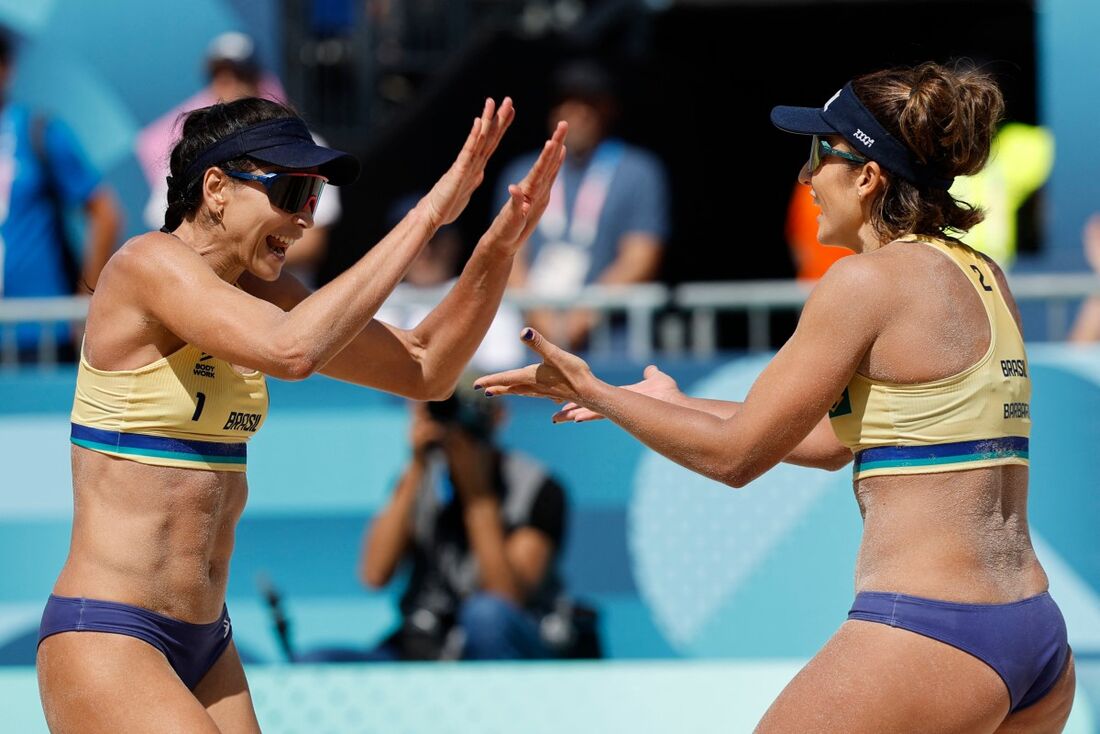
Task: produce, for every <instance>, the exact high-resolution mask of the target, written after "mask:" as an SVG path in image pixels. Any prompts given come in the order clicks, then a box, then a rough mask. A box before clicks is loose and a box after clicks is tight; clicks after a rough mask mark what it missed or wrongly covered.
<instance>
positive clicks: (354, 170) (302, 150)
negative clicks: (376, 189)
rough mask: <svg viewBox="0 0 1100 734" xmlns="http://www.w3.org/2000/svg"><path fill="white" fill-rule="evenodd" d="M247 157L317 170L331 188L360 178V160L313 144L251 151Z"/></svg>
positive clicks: (279, 146)
mask: <svg viewBox="0 0 1100 734" xmlns="http://www.w3.org/2000/svg"><path fill="white" fill-rule="evenodd" d="M248 157H249V158H255V159H256V160H258V161H263V162H264V163H271V164H274V165H276V166H283V167H284V168H292V169H304V168H316V169H317V172H318V173H319V174H321V175H322V176H324V177H325V178H327V179H328V182H329V183H330V184H332V185H333V186H346V185H348V184H351V183H355V180H356V179H358V178H359V169H360V165H359V160H358V159H357V158H356V157H355V156H353V155H351V154H350V153H345V152H344V151H342V150H333V149H332V148H325V147H323V146H320V145H315V144H313V143H306V142H300V143H290V144H286V145H276V146H273V147H271V148H265V149H263V150H256V151H251V152H249V153H248Z"/></svg>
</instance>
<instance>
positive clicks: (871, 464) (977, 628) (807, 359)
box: [477, 63, 1075, 734]
mask: <svg viewBox="0 0 1100 734" xmlns="http://www.w3.org/2000/svg"><path fill="white" fill-rule="evenodd" d="M1002 109H1003V103H1002V98H1001V93H1000V91H999V90H998V88H997V87H996V85H995V84H994V83H993V81H992V80H991V79H989V78H988V77H986V76H985V75H983V74H981V73H979V72H978V71H975V70H971V69H964V68H961V67H960V68H958V69H950V68H946V67H944V66H940V65H936V64H931V63H928V64H923V65H920V66H918V67H914V68H904V69H890V70H885V71H880V72H875V73H871V74H868V75H865V76H862V77H859V78H857V79H855V80H853V81H852V82H850V83H849V84H847V85H845V86H844V87H843V88H842V89H841V90H839V91H838V92H837V93H836V94H835V95H833V96H832V97H831V98H830V99H829V100H828V101H827V102H826V103H825V104H824V106H823V107H821V108H795V107H776V108H775V109H774V110H773V111H772V122H773V123H774V124H775V125H776V126H778V127H779V128H781V129H783V130H786V131H789V132H793V133H799V134H803V135H806V136H808V139H809V141H810V146H811V147H810V155H809V160H808V161H807V163H806V164H805V165H804V166H803V168H802V171H801V173H800V175H799V178H800V180H801V181H802V182H803V183H806V184H809V185H810V186H811V187H812V190H813V194H814V198H815V200H816V202H817V204H818V206H819V207H820V209H821V214H820V216H819V219H818V239H819V240H820V241H821V242H822V243H826V244H833V245H844V246H846V247H849V248H851V249H853V250H855V251H856V253H858V255H857V256H856V257H849V258H845V259H843V260H841V261H839V262H837V263H836V264H834V265H833V266H832V268H831V269H830V270H829V271H828V273H827V274H826V275H825V277H824V278H823V279H822V280H821V282H820V283H819V284H818V286H817V287H816V288H815V289H814V291H813V293H812V294H811V296H810V298H809V300H808V302H807V303H806V306H805V309H804V310H803V312H802V316H801V319H800V321H799V324H798V327H797V329H796V330H795V333H794V335H793V336H792V337H791V338H790V340H789V341H788V342H787V343H786V344H785V345H784V346H783V348H782V349H781V350H780V351H779V353H778V354H777V355H776V356H775V357H774V359H773V360H772V361H771V362H770V363H769V364H768V366H767V367H766V368H765V369H764V371H763V372H762V373H761V375H760V377H759V378H758V379H757V381H756V383H755V384H754V385H753V387H752V389H751V390H750V391H749V394H748V396H747V397H746V398H745V401H744V402H743V403H727V402H722V401H709V400H701V399H693V398H689V397H687V396H685V395H684V394H682V393H681V392H680V391H679V389H678V388H677V386H676V384H675V382H673V381H672V379H671V378H670V377H669V376H667V375H665V374H663V373H661V372H660V371H659V370H657V369H656V368H655V367H650V368H648V369H647V370H646V375H645V379H644V380H643V381H642V382H640V383H638V384H636V385H633V386H629V387H627V388H625V389H624V388H616V387H613V386H610V385H607V384H605V383H602V382H601V381H599V380H598V379H596V378H595V377H594V376H593V375H592V373H591V371H590V370H589V369H588V366H587V364H585V362H584V361H583V360H581V359H579V358H578V357H576V356H574V355H572V354H569V353H567V352H565V351H563V350H561V349H559V348H558V347H556V346H554V345H553V344H550V343H549V342H547V341H546V340H545V339H544V338H543V337H542V336H541V335H540V334H537V333H534V332H532V331H531V330H526V331H525V332H524V334H523V336H524V338H525V339H526V340H527V343H528V344H529V345H530V346H531V347H532V348H533V349H534V350H535V351H536V352H537V353H538V354H539V355H540V356H541V357H542V360H543V361H542V364H539V365H532V366H530V367H526V368H523V369H521V370H514V371H510V372H504V373H500V374H497V375H491V376H487V377H483V378H480V379H479V380H478V381H477V385H478V386H479V387H482V388H484V389H485V390H486V391H487V392H488V393H491V394H494V395H499V394H520V395H533V396H542V397H549V398H553V399H555V400H559V401H566V405H565V406H564V408H563V409H562V410H561V411H559V412H558V413H557V414H556V415H555V418H554V419H555V420H556V421H565V420H576V421H583V420H588V419H593V418H596V417H598V416H606V417H607V418H609V419H611V420H612V421H614V422H615V423H617V424H618V425H620V426H622V427H623V428H624V429H625V430H627V431H629V432H630V433H632V434H633V435H634V436H636V437H637V438H638V439H639V440H641V441H642V442H643V443H645V444H646V445H648V446H650V447H651V448H653V449H655V450H656V451H659V452H660V453H662V454H664V455H665V456H667V457H669V458H671V459H673V460H674V461H677V462H679V463H680V464H683V465H684V466H686V467H688V468H690V469H693V470H695V471H697V472H699V473H701V474H704V475H706V476H708V477H712V478H714V479H716V480H718V481H721V482H725V483H727V484H729V485H732V486H734V487H741V486H744V485H745V484H747V483H748V482H750V481H752V480H753V479H754V478H756V477H758V476H760V474H762V473H763V472H766V471H767V470H768V469H769V468H771V467H772V466H774V465H775V464H776V463H778V462H780V461H789V462H793V463H796V464H802V465H807V466H818V467H823V468H829V469H835V468H838V467H840V466H843V465H845V464H847V463H848V462H851V461H853V458H854V473H855V476H854V489H855V495H856V499H857V501H858V503H859V509H860V512H861V513H862V515H863V519H864V531H863V538H862V544H861V546H860V551H859V556H858V560H857V564H856V574H855V586H856V592H857V593H856V598H855V602H854V603H853V605H852V608H851V610H850V612H849V614H848V621H847V622H845V623H844V624H843V625H841V627H840V629H839V630H837V632H836V633H835V635H834V636H833V637H832V638H831V639H830V640H829V641H828V643H827V644H826V645H825V646H824V648H823V649H822V650H821V651H820V652H819V653H818V654H817V655H816V656H815V657H814V658H813V659H812V660H811V661H810V662H809V664H808V665H806V667H805V668H803V669H802V671H801V672H800V673H799V674H798V675H797V676H795V678H794V679H793V680H792V681H791V682H790V683H789V684H788V685H787V687H786V688H785V689H784V691H783V692H782V693H781V694H780V696H779V697H778V698H777V699H776V701H775V702H774V703H773V704H772V705H771V708H770V709H769V710H768V711H767V713H766V714H765V715H764V717H763V719H762V720H761V722H760V724H759V726H758V728H757V731H759V732H768V733H771V732H784V733H787V732H817V733H821V732H845V733H846V734H854V733H858V732H868V733H870V732H876V733H877V732H901V731H920V732H958V733H959V734H964V733H965V734H978V733H980V732H1000V733H1002V734H1005V733H1007V732H1057V731H1061V730H1062V728H1063V726H1064V724H1065V722H1066V720H1067V718H1068V716H1069V711H1070V707H1071V706H1072V702H1073V694H1074V688H1075V686H1074V681H1075V678H1074V668H1073V656H1072V655H1071V653H1070V650H1069V647H1068V645H1067V641H1066V640H1067V638H1066V627H1065V623H1064V621H1063V618H1062V615H1061V612H1060V611H1059V609H1058V607H1057V605H1056V604H1055V603H1054V601H1053V600H1052V599H1051V597H1050V595H1049V594H1048V593H1047V577H1046V574H1045V573H1044V571H1043V568H1042V567H1041V566H1040V564H1039V561H1038V560H1037V558H1036V556H1035V552H1034V550H1033V548H1032V545H1031V538H1030V535H1029V532H1028V520H1027V494H1028V461H1029V455H1028V437H1029V434H1030V430H1031V421H1030V395H1031V382H1030V373H1029V369H1028V363H1027V355H1026V353H1025V351H1024V342H1023V338H1022V336H1021V332H1020V327H1019V315H1018V313H1017V310H1016V306H1015V303H1014V301H1013V298H1012V295H1011V293H1010V292H1009V290H1008V287H1007V284H1006V283H1005V278H1004V274H1003V273H1002V272H1001V271H1000V269H999V268H998V267H997V266H996V265H995V264H994V263H993V262H992V261H990V260H989V259H988V258H986V257H984V256H982V255H980V254H979V253H977V252H975V251H974V250H972V249H971V248H969V247H967V246H966V245H964V244H962V243H961V242H960V241H959V240H958V239H956V238H955V237H953V236H952V235H953V234H957V233H963V232H965V231H966V230H967V229H969V228H970V227H972V226H973V225H974V224H976V223H977V222H978V221H980V219H981V213H980V212H979V211H976V210H974V209H973V208H971V207H970V206H968V205H967V204H966V203H964V202H958V201H956V200H955V199H953V198H952V197H951V195H950V194H949V193H948V189H949V187H950V185H951V180H952V179H953V178H954V177H955V176H960V175H970V174H974V173H976V172H977V171H979V170H980V169H981V168H982V166H983V165H984V164H985V161H986V159H987V158H988V156H989V149H990V141H991V139H992V137H993V134H994V131H995V129H996V124H997V122H998V119H999V117H1000V114H1001V111H1002ZM735 142H738V144H742V145H744V144H748V142H747V141H735ZM752 144H756V145H759V144H761V141H752ZM731 246H739V243H731ZM1042 489H1043V491H1048V492H1050V491H1057V487H1044V488H1042ZM775 501H776V502H777V503H781V502H783V501H784V500H783V498H782V497H776V498H775Z"/></svg>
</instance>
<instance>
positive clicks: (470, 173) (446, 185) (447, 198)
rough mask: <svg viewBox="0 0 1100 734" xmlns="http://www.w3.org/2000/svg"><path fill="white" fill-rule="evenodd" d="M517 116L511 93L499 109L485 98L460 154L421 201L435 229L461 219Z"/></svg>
mask: <svg viewBox="0 0 1100 734" xmlns="http://www.w3.org/2000/svg"><path fill="white" fill-rule="evenodd" d="M515 116H516V113H515V110H514V109H513V108H512V99H511V97H505V98H504V101H503V102H501V103H500V109H499V110H497V109H496V103H495V102H493V100H492V99H487V100H485V107H484V108H483V109H482V111H481V117H479V118H477V119H475V120H474V124H473V127H471V128H470V134H469V135H468V136H466V143H465V144H464V145H463V146H462V150H461V151H459V153H458V158H456V159H455V162H454V163H452V164H451V167H450V168H449V169H447V172H446V173H444V174H443V177H442V178H440V179H439V180H438V181H436V183H435V186H433V187H432V190H431V191H429V192H428V194H427V195H426V196H425V197H424V199H423V201H422V202H421V203H422V204H425V205H426V206H427V213H428V218H429V221H430V222H431V224H432V227H433V229H438V228H440V227H442V226H443V225H445V224H450V223H451V222H453V221H454V220H456V219H458V215H459V214H461V213H462V210H463V209H465V208H466V204H467V203H468V202H469V201H470V195H471V194H473V193H474V190H475V189H476V188H477V187H478V186H479V185H480V184H481V182H482V180H484V178H485V164H486V162H487V161H488V160H489V156H491V155H492V154H493V151H495V150H496V149H497V145H499V144H500V139H501V137H503V135H504V131H505V130H507V129H508V126H509V125H511V124H512V120H513V119H515Z"/></svg>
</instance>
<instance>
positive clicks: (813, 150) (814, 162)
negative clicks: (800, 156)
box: [810, 135, 821, 173]
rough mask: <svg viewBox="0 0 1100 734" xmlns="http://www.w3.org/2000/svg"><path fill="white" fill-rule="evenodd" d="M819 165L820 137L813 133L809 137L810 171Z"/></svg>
mask: <svg viewBox="0 0 1100 734" xmlns="http://www.w3.org/2000/svg"><path fill="white" fill-rule="evenodd" d="M820 165H821V138H819V137H817V136H816V135H813V136H811V137H810V173H813V172H814V171H816V170H817V169H818V166H820Z"/></svg>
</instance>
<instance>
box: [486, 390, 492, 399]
mask: <svg viewBox="0 0 1100 734" xmlns="http://www.w3.org/2000/svg"><path fill="white" fill-rule="evenodd" d="M485 397H487V398H491V397H493V391H492V390H486V391H485Z"/></svg>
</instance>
